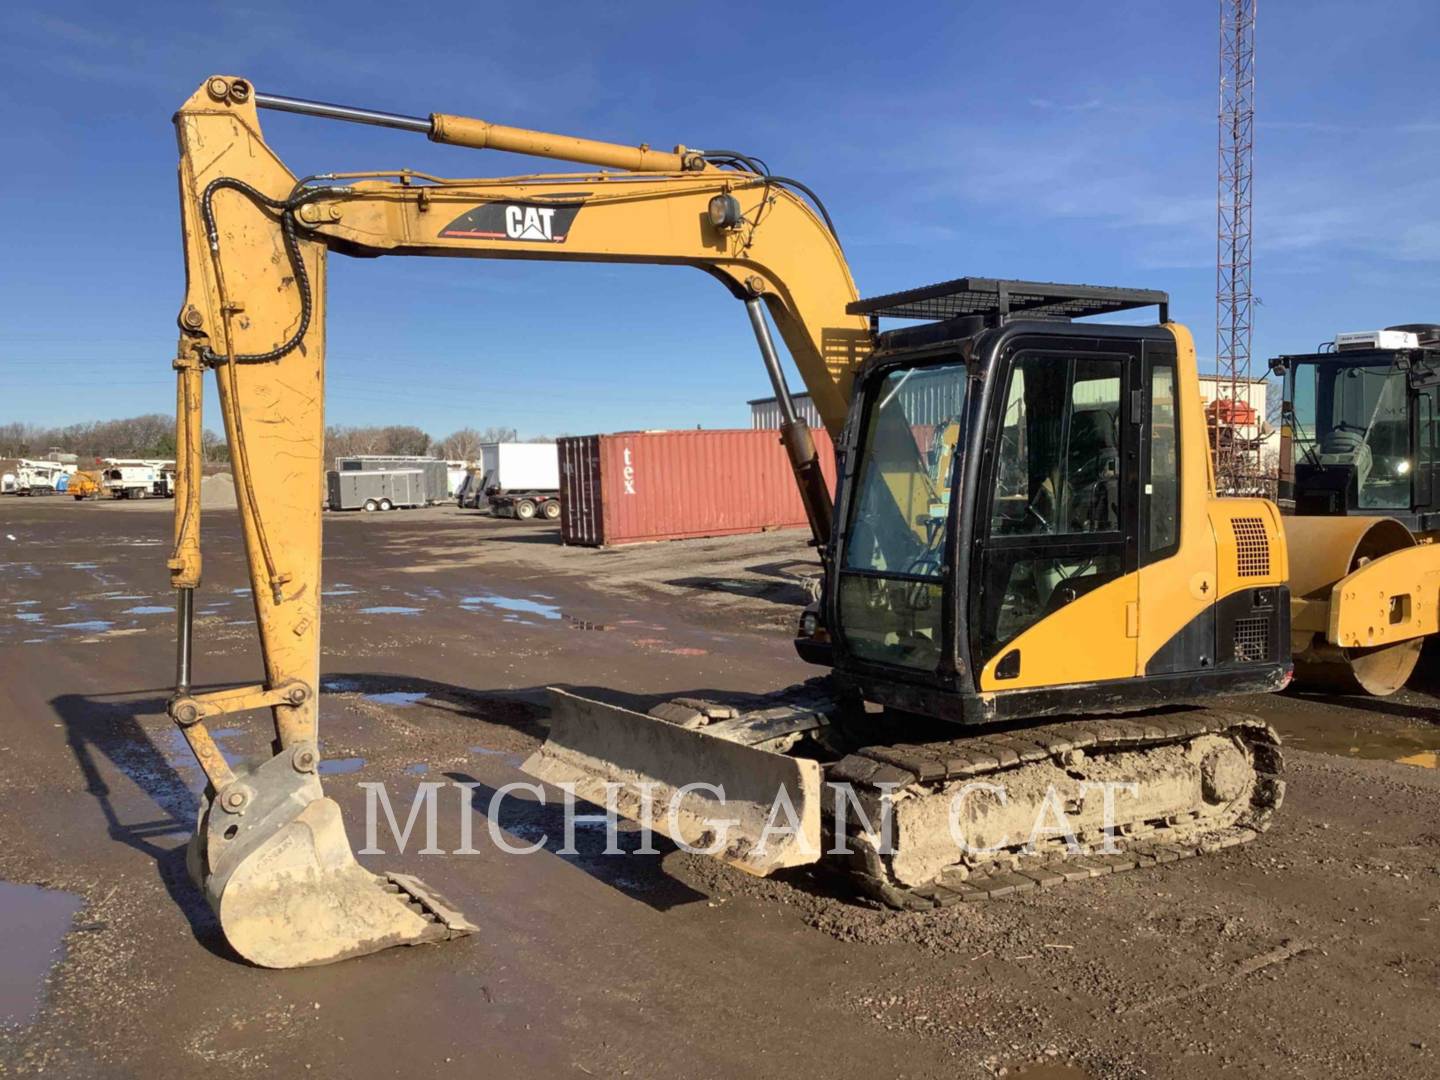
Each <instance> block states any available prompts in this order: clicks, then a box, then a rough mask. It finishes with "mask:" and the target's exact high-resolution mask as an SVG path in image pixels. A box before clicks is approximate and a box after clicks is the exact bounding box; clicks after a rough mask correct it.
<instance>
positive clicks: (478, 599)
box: [460, 593, 561, 619]
mask: <svg viewBox="0 0 1440 1080" xmlns="http://www.w3.org/2000/svg"><path fill="white" fill-rule="evenodd" d="M536 595H537V596H538V595H540V594H539V593H537V594H536ZM460 606H461V607H462V608H465V609H466V610H468V611H478V610H480V609H481V608H496V609H498V610H500V611H516V612H521V613H523V614H526V615H539V616H540V617H541V618H542V619H559V618H561V614H560V609H559V608H558V607H556V606H555V605H554V604H542V603H541V602H540V601H539V600H526V599H524V598H522V597H518V596H499V595H495V594H492V595H488V596H467V597H465V598H464V599H463V600H461V601H460Z"/></svg>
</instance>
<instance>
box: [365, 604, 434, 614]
mask: <svg viewBox="0 0 1440 1080" xmlns="http://www.w3.org/2000/svg"><path fill="white" fill-rule="evenodd" d="M360 614H361V615H419V614H420V609H419V608H418V607H395V606H393V605H388V604H382V605H380V606H379V607H362V608H361V609H360Z"/></svg>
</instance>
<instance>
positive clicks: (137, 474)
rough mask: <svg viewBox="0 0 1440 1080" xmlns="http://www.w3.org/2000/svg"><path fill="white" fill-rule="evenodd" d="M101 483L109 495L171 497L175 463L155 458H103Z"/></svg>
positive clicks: (173, 492) (113, 497)
mask: <svg viewBox="0 0 1440 1080" xmlns="http://www.w3.org/2000/svg"><path fill="white" fill-rule="evenodd" d="M103 464H104V466H105V468H104V470H103V471H102V472H101V474H100V486H101V487H103V488H104V489H105V491H106V492H107V493H108V494H109V496H110V497H111V498H112V499H149V498H160V499H165V498H170V497H171V496H173V495H174V494H175V463H174V462H173V461H162V460H160V459H157V458H106V459H105V461H104V463H103Z"/></svg>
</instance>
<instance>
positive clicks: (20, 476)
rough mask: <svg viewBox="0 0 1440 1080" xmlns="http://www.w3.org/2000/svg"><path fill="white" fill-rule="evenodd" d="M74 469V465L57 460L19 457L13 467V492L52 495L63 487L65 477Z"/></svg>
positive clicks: (17, 493)
mask: <svg viewBox="0 0 1440 1080" xmlns="http://www.w3.org/2000/svg"><path fill="white" fill-rule="evenodd" d="M74 471H75V466H74V465H64V464H62V463H60V462H58V461H31V460H30V459H29V458H21V459H20V461H19V462H18V463H17V464H16V467H15V482H14V483H15V486H14V492H15V494H16V495H54V494H55V493H56V492H57V491H60V490H63V489H64V487H65V479H68V478H69V475H70V474H71V473H73V472H74ZM62 478H65V479H62Z"/></svg>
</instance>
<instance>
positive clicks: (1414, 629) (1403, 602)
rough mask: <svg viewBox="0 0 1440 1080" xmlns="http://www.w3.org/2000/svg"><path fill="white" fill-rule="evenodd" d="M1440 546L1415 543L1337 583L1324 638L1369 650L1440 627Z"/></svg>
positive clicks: (1367, 564) (1424, 633)
mask: <svg viewBox="0 0 1440 1080" xmlns="http://www.w3.org/2000/svg"><path fill="white" fill-rule="evenodd" d="M1437 601H1440V549H1437V548H1436V547H1435V545H1434V544H1428V543H1427V544H1418V545H1416V546H1414V547H1407V548H1403V549H1401V550H1400V551H1394V552H1391V553H1390V554H1389V555H1382V556H1381V557H1380V558H1378V559H1373V560H1371V561H1370V562H1367V563H1366V564H1365V565H1364V566H1362V567H1360V568H1359V569H1358V570H1356V571H1354V572H1353V573H1351V574H1348V575H1346V576H1345V577H1344V578H1342V579H1341V580H1339V581H1337V582H1336V583H1335V587H1334V589H1333V590H1332V591H1331V594H1330V605H1329V612H1328V615H1329V619H1328V622H1327V625H1326V628H1325V631H1326V633H1325V637H1326V640H1327V641H1329V642H1330V643H1331V644H1332V645H1340V646H1344V647H1346V648H1369V647H1371V646H1375V645H1390V644H1393V643H1394V642H1397V641H1404V640H1406V639H1407V638H1413V637H1423V636H1424V635H1426V634H1433V633H1436V632H1437V631H1440V603H1437Z"/></svg>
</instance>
